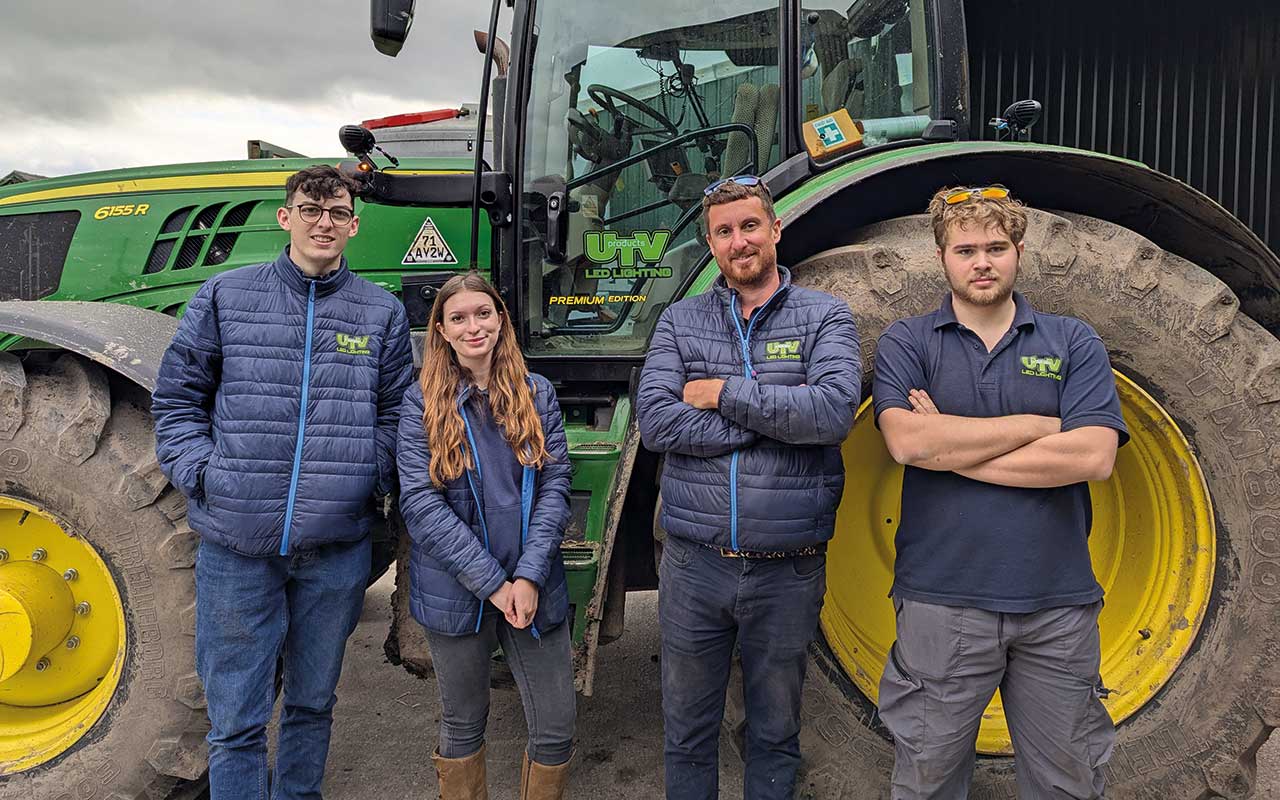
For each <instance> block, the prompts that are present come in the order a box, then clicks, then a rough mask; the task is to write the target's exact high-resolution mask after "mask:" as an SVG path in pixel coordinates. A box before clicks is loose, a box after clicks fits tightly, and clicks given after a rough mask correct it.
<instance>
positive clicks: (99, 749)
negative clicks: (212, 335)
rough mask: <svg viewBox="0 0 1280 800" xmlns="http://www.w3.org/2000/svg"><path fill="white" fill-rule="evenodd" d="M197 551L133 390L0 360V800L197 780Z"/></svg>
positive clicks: (37, 359) (163, 788)
mask: <svg viewBox="0 0 1280 800" xmlns="http://www.w3.org/2000/svg"><path fill="white" fill-rule="evenodd" d="M196 546H197V537H196V535H195V534H194V533H193V532H192V531H191V529H190V528H189V527H187V525H186V502H185V500H184V498H183V497H182V496H181V495H180V494H178V493H177V492H176V491H175V490H174V489H172V488H170V487H169V484H168V482H167V481H166V480H165V477H164V475H163V474H162V473H161V472H160V468H159V466H158V464H157V463H156V458H155V443H154V434H153V429H152V423H151V417H150V414H149V412H148V398H147V395H146V393H145V392H144V391H143V390H141V389H139V388H138V387H136V386H133V385H132V384H129V383H127V382H125V381H122V380H120V379H118V378H117V377H116V376H114V375H109V374H108V373H106V372H104V371H103V370H102V369H100V368H99V367H98V366H96V365H94V364H92V363H90V362H88V361H86V360H84V359H82V358H80V357H78V356H74V355H70V354H63V355H60V356H59V355H57V354H48V353H43V352H31V353H27V354H25V356H24V358H22V359H20V358H18V357H17V356H15V355H13V354H9V353H0V798H4V799H6V800H7V798H23V800H30V799H31V798H36V799H37V800H55V799H56V800H60V799H61V798H70V797H74V798H77V799H80V798H107V797H110V798H142V797H148V798H150V797H164V796H166V795H167V794H168V793H169V792H170V791H171V790H172V789H173V788H174V787H175V785H177V784H179V782H180V781H181V780H183V779H186V780H191V779H196V778H198V777H199V776H200V775H202V774H203V773H204V771H205V745H204V734H205V732H206V731H207V730H208V723H207V721H206V719H205V713H204V694H203V691H202V689H201V685H200V681H199V679H198V678H197V677H196V673H195V660H194V648H193V635H194V620H195V615H194V602H195V593H194V578H193V570H192V567H193V565H194V563H195V553H196Z"/></svg>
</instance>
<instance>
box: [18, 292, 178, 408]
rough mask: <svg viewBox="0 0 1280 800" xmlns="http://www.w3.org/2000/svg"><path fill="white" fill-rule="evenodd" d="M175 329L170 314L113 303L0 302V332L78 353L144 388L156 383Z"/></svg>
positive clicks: (151, 387)
mask: <svg viewBox="0 0 1280 800" xmlns="http://www.w3.org/2000/svg"><path fill="white" fill-rule="evenodd" d="M177 330H178V321H177V320H176V319H174V318H173V317H170V316H168V315H166V314H161V313H160V312H158V311H150V310H148V309H145V308H138V307H136V306H127V305H121V304H119V303H84V302H74V301H59V300H43V301H40V300H37V301H29V300H7V301H4V302H0V332H3V333H10V334H17V335H19V336H25V337H27V338H29V339H34V340H37V341H40V342H47V343H48V344H51V345H54V346H55V347H58V348H61V349H63V350H68V351H70V352H72V353H76V354H78V355H81V356H84V357H85V358H87V359H89V360H91V361H94V362H97V363H98V364H101V365H103V366H104V367H106V368H107V369H109V370H111V371H113V372H117V373H119V374H121V375H123V376H124V377H125V378H128V379H129V380H130V381H132V382H133V383H136V384H137V385H139V386H141V387H143V388H144V389H146V390H147V392H148V393H150V392H151V391H153V390H154V389H155V388H156V376H157V374H158V372H159V370H160V358H161V356H163V355H164V351H165V348H167V347H168V346H169V342H170V341H171V340H172V339H173V335H174V333H176V332H177Z"/></svg>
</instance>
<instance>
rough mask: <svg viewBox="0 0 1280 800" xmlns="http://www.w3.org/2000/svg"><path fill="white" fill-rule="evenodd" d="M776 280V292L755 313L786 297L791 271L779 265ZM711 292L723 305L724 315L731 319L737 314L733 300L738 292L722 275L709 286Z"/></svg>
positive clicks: (789, 287) (789, 288)
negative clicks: (731, 287)
mask: <svg viewBox="0 0 1280 800" xmlns="http://www.w3.org/2000/svg"><path fill="white" fill-rule="evenodd" d="M778 280H779V283H778V290H777V291H776V292H774V293H773V295H772V296H770V297H769V299H768V300H766V301H765V303H764V305H762V306H760V308H758V309H757V312H763V311H764V310H765V309H766V308H768V307H770V306H772V305H773V302H774V301H775V300H777V299H779V298H780V297H782V296H784V295H786V293H787V292H789V291H790V290H791V270H789V269H787V268H786V267H784V266H781V265H779V266H778ZM711 291H712V293H713V294H715V296H716V297H717V298H719V299H720V302H721V303H723V304H724V310H725V313H726V314H728V315H729V316H730V317H732V316H733V314H735V313H737V312H735V311H734V310H733V309H734V305H735V303H734V299H735V298H736V297H737V294H738V292H737V290H735V289H730V288H729V284H728V283H727V282H726V281H725V279H724V275H720V276H719V277H717V278H716V279H715V282H713V283H712V284H711Z"/></svg>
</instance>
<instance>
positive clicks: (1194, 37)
mask: <svg viewBox="0 0 1280 800" xmlns="http://www.w3.org/2000/svg"><path fill="white" fill-rule="evenodd" d="M965 5H966V21H967V26H968V37H969V53H970V65H969V80H970V85H971V104H972V109H973V113H972V120H973V122H972V130H971V136H972V137H973V138H975V139H994V138H995V133H994V131H993V130H992V129H991V128H989V127H987V122H988V121H989V120H990V119H991V117H993V116H996V115H997V114H999V113H1000V112H1002V111H1003V110H1004V108H1005V107H1006V106H1007V105H1008V104H1009V103H1010V102H1012V101H1014V100H1018V99H1023V98H1028V97H1029V98H1033V99H1036V100H1039V101H1040V102H1041V103H1043V104H1044V109H1045V110H1044V116H1043V118H1042V119H1041V121H1040V123H1039V124H1038V125H1037V126H1036V127H1035V128H1034V129H1033V130H1032V137H1031V138H1032V139H1033V140H1034V141H1037V142H1047V143H1052V144H1062V145H1068V146H1071V147H1081V148H1086V149H1090V150H1098V151H1101V152H1105V153H1111V154H1114V155H1119V156H1124V157H1126V158H1131V159H1134V160H1136V161H1141V162H1143V163H1145V164H1148V165H1149V166H1151V167H1154V168H1155V169H1158V170H1160V171H1161V172H1164V173H1166V174H1169V175H1172V176H1174V177H1176V178H1179V179H1180V180H1182V181H1185V182H1186V183H1189V184H1191V185H1192V186H1195V187H1196V188H1197V189H1200V190H1201V191H1203V192H1204V193H1205V194H1207V195H1209V196H1210V197H1212V198H1214V199H1215V200H1217V201H1218V202H1219V203H1221V204H1222V205H1223V206H1225V207H1226V208H1227V210H1228V211H1230V212H1231V213H1233V214H1235V215H1236V216H1237V217H1239V218H1240V219H1241V220H1242V221H1244V223H1245V224H1247V225H1248V226H1249V227H1250V228H1252V229H1253V230H1254V231H1255V232H1256V233H1257V234H1258V236H1260V237H1261V238H1262V239H1263V240H1264V241H1265V242H1266V243H1267V244H1268V246H1270V247H1271V249H1272V251H1274V252H1277V253H1280V154H1277V152H1276V148H1277V146H1280V141H1278V140H1277V133H1280V132H1278V131H1277V130H1276V128H1277V126H1278V125H1277V123H1280V109H1278V107H1277V102H1280V87H1278V86H1277V83H1280V2H1277V0H1219V2H1205V0H1105V1H1104V0H1080V1H1079V2H1047V0H994V1H993V0H968V2H966V4H965Z"/></svg>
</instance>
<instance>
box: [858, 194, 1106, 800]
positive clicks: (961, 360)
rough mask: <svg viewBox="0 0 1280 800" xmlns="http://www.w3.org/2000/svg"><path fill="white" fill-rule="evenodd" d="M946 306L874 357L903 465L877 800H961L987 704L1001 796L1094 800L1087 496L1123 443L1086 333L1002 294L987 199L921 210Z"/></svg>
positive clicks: (1011, 250) (888, 340)
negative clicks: (1003, 773) (999, 710)
mask: <svg viewBox="0 0 1280 800" xmlns="http://www.w3.org/2000/svg"><path fill="white" fill-rule="evenodd" d="M929 213H930V215H931V217H932V223H933V232H934V238H935V240H936V242H937V245H938V256H939V258H940V259H941V262H942V268H943V270H944V272H945V273H946V278H947V282H948V283H949V284H950V287H951V293H950V294H949V295H948V296H947V297H946V298H944V300H943V302H942V306H941V307H940V308H939V309H938V310H937V311H934V312H933V313H931V314H925V315H923V316H920V317H912V318H909V319H904V320H899V321H898V322H895V323H894V324H892V325H890V326H889V327H888V328H887V329H886V330H885V332H884V333H883V334H882V335H881V337H880V340H879V346H878V350H877V353H876V363H875V382H874V387H873V396H874V398H875V413H876V419H877V423H878V425H879V426H880V429H881V431H882V433H883V434H884V439H885V442H886V444H887V445H888V447H889V452H890V453H891V454H892V455H893V458H894V459H895V460H896V461H897V462H898V463H900V464H903V465H905V466H906V470H905V474H904V478H903V487H902V515H901V519H900V522H899V526H898V532H897V539H896V547H897V558H896V562H895V565H894V585H893V592H892V594H893V603H894V608H895V611H896V612H897V628H898V638H897V642H895V644H894V645H893V647H892V648H891V650H890V653H889V659H888V661H887V663H886V665H885V672H884V677H883V678H882V679H881V682H880V717H881V719H882V720H883V721H884V723H885V725H886V726H887V727H888V728H889V730H890V731H891V732H892V733H893V736H894V741H895V747H896V759H895V763H894V769H893V793H892V796H893V797H894V798H895V800H916V799H917V798H920V799H923V798H930V800H962V799H963V798H965V797H966V796H967V795H968V790H969V782H970V779H971V777H972V773H973V767H974V749H975V743H976V739H977V735H978V728H979V725H980V723H981V721H982V712H983V710H984V709H985V708H986V706H987V703H988V702H989V701H990V700H991V697H992V695H993V694H994V693H995V690H996V689H997V688H999V689H1000V691H1001V695H1002V697H1003V700H1004V711H1005V716H1006V718H1007V719H1008V722H1009V730H1010V733H1011V734H1012V737H1013V746H1014V760H1015V767H1016V770H1017V784H1018V794H1019V796H1020V797H1024V798H1036V800H1048V799H1049V798H1055V799H1056V798H1079V799H1080V800H1084V799H1086V798H1101V797H1103V790H1104V787H1103V766H1104V765H1105V764H1106V762H1107V759H1108V758H1109V757H1110V754H1111V748H1112V743H1113V739H1114V728H1113V725H1112V722H1111V719H1110V717H1109V716H1108V715H1107V710H1106V709H1105V708H1104V707H1103V705H1102V702H1101V700H1100V696H1101V693H1102V692H1103V689H1102V684H1101V678H1100V676H1099V674H1098V668H1099V658H1100V655H1099V644H1098V623H1097V620H1098V612H1099V611H1100V610H1101V608H1102V588H1101V586H1099V585H1098V582H1097V580H1096V579H1095V578H1094V575H1093V569H1092V567H1091V564H1090V561H1089V546H1088V540H1089V530H1090V526H1091V523H1092V514H1091V504H1090V497H1089V486H1088V483H1087V482H1088V481H1093V480H1097V481H1101V480H1106V479H1107V478H1108V477H1109V476H1110V474H1111V469H1112V466H1113V464H1114V462H1115V456H1116V448H1117V447H1118V446H1119V445H1123V444H1124V443H1125V441H1127V440H1128V433H1127V431H1126V429H1125V423H1124V420H1123V419H1122V418H1121V416H1120V401H1119V399H1118V397H1117V395H1116V388H1115V379H1114V376H1113V375H1112V373H1111V365H1110V362H1109V361H1108V358H1107V352H1106V349H1105V348H1104V347H1103V344H1102V341H1101V339H1099V338H1098V335H1097V334H1096V333H1095V332H1094V331H1093V329H1092V328H1090V327H1089V326H1088V325H1087V324H1085V323H1084V322H1081V321H1080V320H1078V319H1074V318H1072V317H1063V316H1056V315H1052V314H1045V313H1042V312H1039V311H1036V310H1035V309H1033V308H1032V307H1031V305H1030V304H1029V303H1028V302H1027V300H1026V298H1024V297H1023V296H1022V295H1021V294H1019V293H1018V292H1015V291H1014V290H1013V287H1014V283H1015V281H1016V279H1017V274H1018V263H1019V259H1020V257H1021V255H1022V252H1023V243H1022V237H1023V234H1024V233H1025V231H1026V226H1027V218H1026V213H1025V211H1024V210H1023V207H1022V204H1021V203H1019V202H1017V201H1016V200H1014V199H1012V198H1011V197H1009V193H1008V190H1006V189H1004V188H1003V187H999V186H991V187H981V188H974V189H968V188H958V189H946V190H943V191H940V192H938V193H937V194H936V195H935V196H934V197H933V200H932V201H931V202H930V204H929Z"/></svg>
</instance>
